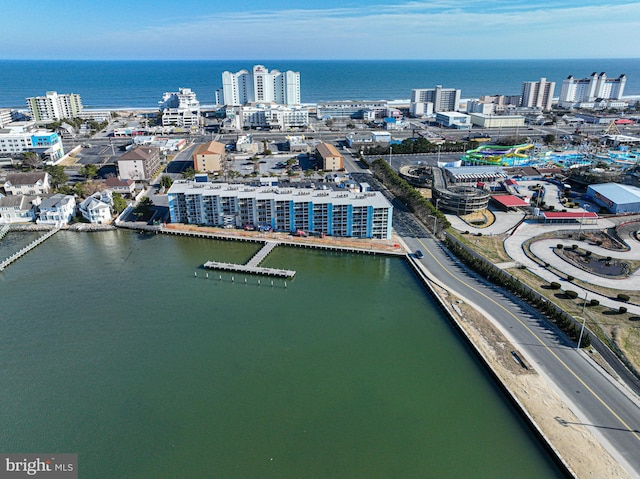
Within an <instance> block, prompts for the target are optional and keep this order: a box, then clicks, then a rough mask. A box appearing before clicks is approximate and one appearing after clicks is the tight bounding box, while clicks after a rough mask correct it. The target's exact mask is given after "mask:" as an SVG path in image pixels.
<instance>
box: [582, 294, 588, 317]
mask: <svg viewBox="0 0 640 479" xmlns="http://www.w3.org/2000/svg"><path fill="white" fill-rule="evenodd" d="M587 296H589V291H586V290H585V292H584V303H582V314H584V308H585V306H586V305H587Z"/></svg>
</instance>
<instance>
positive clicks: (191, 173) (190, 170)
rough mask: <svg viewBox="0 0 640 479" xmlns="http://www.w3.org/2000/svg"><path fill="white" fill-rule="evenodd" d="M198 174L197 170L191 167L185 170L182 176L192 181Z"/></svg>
mask: <svg viewBox="0 0 640 479" xmlns="http://www.w3.org/2000/svg"><path fill="white" fill-rule="evenodd" d="M195 174H196V170H194V169H193V167H191V166H190V167H189V168H187V169H185V170H183V171H182V176H183V177H184V178H186V179H191V178H193V177H194V176H195Z"/></svg>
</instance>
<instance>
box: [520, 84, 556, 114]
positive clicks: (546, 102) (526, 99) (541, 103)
mask: <svg viewBox="0 0 640 479" xmlns="http://www.w3.org/2000/svg"><path fill="white" fill-rule="evenodd" d="M555 88H556V82H548V81H547V79H546V78H540V81H527V82H524V83H523V84H522V101H521V103H520V106H524V107H528V108H534V107H535V108H541V109H542V111H549V110H551V104H552V102H553V92H554V90H555Z"/></svg>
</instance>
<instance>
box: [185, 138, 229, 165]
mask: <svg viewBox="0 0 640 479" xmlns="http://www.w3.org/2000/svg"><path fill="white" fill-rule="evenodd" d="M224 156H225V145H224V144H222V143H219V142H217V141H210V142H208V143H203V144H201V145H199V146H198V148H196V151H194V153H193V156H192V158H193V169H194V170H196V171H201V172H203V173H214V172H218V171H221V170H222V169H223V166H224Z"/></svg>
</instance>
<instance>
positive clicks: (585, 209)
mask: <svg viewBox="0 0 640 479" xmlns="http://www.w3.org/2000/svg"><path fill="white" fill-rule="evenodd" d="M588 206H589V205H587V204H583V205H582V208H583V210H582V220H580V227H579V228H578V241H580V238H581V237H582V223H584V215H585V213H586V212H587V208H588Z"/></svg>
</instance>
